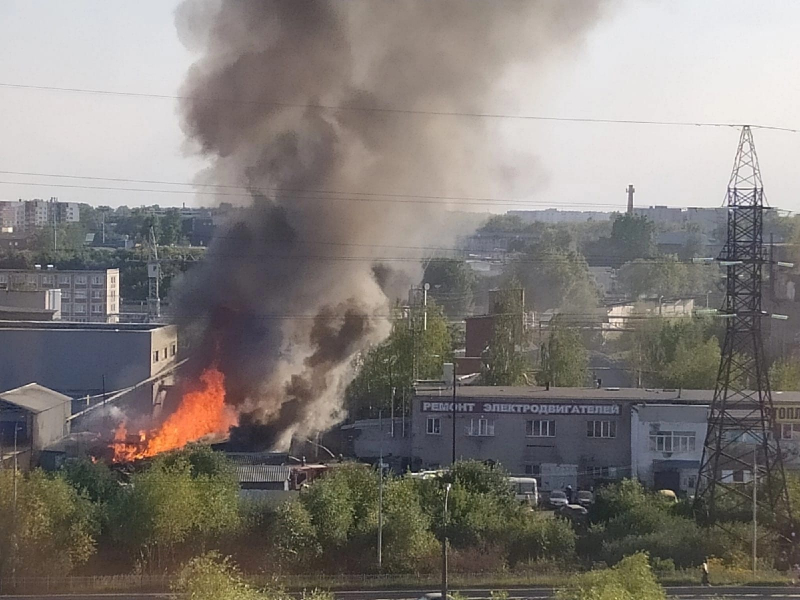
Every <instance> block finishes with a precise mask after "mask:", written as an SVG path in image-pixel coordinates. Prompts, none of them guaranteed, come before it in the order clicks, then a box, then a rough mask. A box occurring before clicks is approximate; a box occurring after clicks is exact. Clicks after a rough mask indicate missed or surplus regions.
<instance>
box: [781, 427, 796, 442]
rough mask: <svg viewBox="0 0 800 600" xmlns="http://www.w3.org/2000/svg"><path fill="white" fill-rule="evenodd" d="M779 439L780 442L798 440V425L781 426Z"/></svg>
mask: <svg viewBox="0 0 800 600" xmlns="http://www.w3.org/2000/svg"><path fill="white" fill-rule="evenodd" d="M781 439H782V440H797V439H800V423H783V424H781Z"/></svg>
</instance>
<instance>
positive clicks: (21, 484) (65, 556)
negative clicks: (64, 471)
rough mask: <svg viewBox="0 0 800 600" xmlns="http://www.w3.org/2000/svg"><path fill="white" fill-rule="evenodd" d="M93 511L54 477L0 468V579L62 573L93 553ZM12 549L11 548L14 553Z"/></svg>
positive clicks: (95, 530) (85, 559) (95, 532)
mask: <svg viewBox="0 0 800 600" xmlns="http://www.w3.org/2000/svg"><path fill="white" fill-rule="evenodd" d="M97 529H98V526H97V521H96V519H95V511H94V510H93V507H92V505H91V503H90V502H89V500H88V499H86V498H85V497H83V496H81V495H79V494H78V492H76V491H75V489H73V488H72V487H71V486H70V485H69V484H68V483H67V482H66V481H64V480H63V479H62V478H60V477H48V476H47V475H45V473H44V472H42V471H39V470H37V471H33V472H32V473H29V474H26V475H23V474H21V473H20V474H17V476H16V502H15V494H14V473H13V471H12V470H11V469H2V470H0V577H8V576H9V574H10V573H11V571H12V570H15V572H16V574H17V575H18V576H29V577H30V576H36V575H41V573H42V569H43V568H46V569H47V573H48V574H50V575H66V574H68V573H70V572H71V571H72V570H73V569H74V568H75V567H77V566H80V565H82V564H83V563H85V562H86V561H87V560H88V559H89V557H90V556H91V555H92V554H93V553H94V550H95V543H96V542H95V539H96V535H97ZM15 546H16V550H15Z"/></svg>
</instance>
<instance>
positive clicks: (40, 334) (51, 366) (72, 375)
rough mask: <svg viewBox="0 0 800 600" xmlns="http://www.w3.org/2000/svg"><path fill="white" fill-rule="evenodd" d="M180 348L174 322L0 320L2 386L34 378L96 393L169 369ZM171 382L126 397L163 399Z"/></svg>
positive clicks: (76, 392)
mask: <svg viewBox="0 0 800 600" xmlns="http://www.w3.org/2000/svg"><path fill="white" fill-rule="evenodd" d="M177 354H178V331H177V327H176V326H174V325H154V324H132V323H125V324H121V323H120V324H107V323H66V322H58V321H52V322H46V323H31V322H25V321H0V391H2V390H8V389H11V388H15V387H19V386H23V385H26V384H28V383H33V382H35V383H39V384H41V385H45V386H47V387H49V388H51V389H53V390H56V391H58V392H60V393H62V394H66V395H68V396H70V397H72V398H76V399H81V398H84V397H85V396H87V395H91V396H97V395H100V394H103V393H104V392H106V393H110V392H112V391H115V390H121V389H124V388H127V387H129V386H132V385H134V384H136V383H139V382H141V381H144V380H146V379H148V378H150V377H151V376H153V375H156V374H157V373H159V372H161V371H165V370H168V369H169V368H170V367H171V366H173V365H174V364H175V363H176V362H177ZM170 383H171V381H170V380H169V379H168V378H167V379H165V380H162V381H156V382H153V383H152V384H150V385H148V386H145V387H143V388H142V389H141V390H139V391H138V393H137V394H135V395H133V396H132V397H131V398H126V401H128V402H134V403H135V402H141V403H146V402H147V401H149V402H151V403H158V402H159V400H160V397H161V396H162V395H163V394H161V392H162V391H163V389H164V388H165V386H167V385H169V384H170ZM81 402H82V401H81ZM76 404H77V400H76ZM143 408H144V406H143Z"/></svg>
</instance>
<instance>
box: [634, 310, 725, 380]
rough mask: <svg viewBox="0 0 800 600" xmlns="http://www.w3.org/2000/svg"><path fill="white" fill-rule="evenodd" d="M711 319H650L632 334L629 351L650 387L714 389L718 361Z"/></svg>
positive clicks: (716, 344)
mask: <svg viewBox="0 0 800 600" xmlns="http://www.w3.org/2000/svg"><path fill="white" fill-rule="evenodd" d="M716 333H717V331H716V329H715V324H714V322H713V321H712V320H711V319H706V318H698V317H692V318H681V319H671V320H669V319H650V320H647V321H645V322H644V323H643V324H642V325H640V326H639V327H638V328H637V330H636V331H635V332H634V333H633V338H632V339H633V344H632V349H631V350H630V352H629V355H630V359H631V363H632V365H633V367H634V369H635V371H636V372H638V373H641V376H642V379H643V382H644V383H645V385H649V386H662V387H676V388H680V387H684V388H695V389H713V387H714V384H715V382H716V377H717V369H718V367H719V360H720V348H719V341H718V338H717V337H716V335H715V334H716Z"/></svg>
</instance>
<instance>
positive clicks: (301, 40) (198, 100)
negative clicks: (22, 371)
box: [176, 0, 603, 446]
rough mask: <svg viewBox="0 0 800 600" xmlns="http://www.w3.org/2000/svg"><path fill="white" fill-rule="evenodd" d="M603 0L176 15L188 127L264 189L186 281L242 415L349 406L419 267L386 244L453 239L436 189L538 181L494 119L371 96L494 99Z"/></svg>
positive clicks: (266, 429) (219, 174)
mask: <svg viewBox="0 0 800 600" xmlns="http://www.w3.org/2000/svg"><path fill="white" fill-rule="evenodd" d="M602 4H603V2H602V1H601V0H576V1H563V2H561V1H555V0H491V1H489V0H486V1H484V0H186V1H185V2H184V3H183V4H182V5H181V6H180V7H179V9H178V11H177V16H176V21H177V24H178V29H179V33H180V35H181V37H182V39H183V40H184V42H185V43H186V44H187V46H188V47H189V48H191V49H193V50H196V51H199V52H200V58H199V60H198V61H197V62H196V63H195V64H194V66H193V67H192V69H191V71H190V73H189V75H188V78H187V81H186V83H185V89H184V90H183V91H182V95H183V96H184V97H186V98H189V99H187V100H185V101H183V103H182V112H183V116H184V129H185V131H186V133H187V135H188V137H189V138H190V141H191V143H192V144H194V146H195V148H196V150H197V151H198V152H199V153H201V154H202V155H203V156H205V157H206V158H207V159H208V160H209V162H210V167H209V168H208V169H207V170H206V171H205V172H203V173H201V174H200V176H199V177H200V179H201V181H203V182H204V183H214V184H224V185H234V186H245V187H247V188H248V189H251V190H253V194H252V200H249V201H247V202H246V203H243V204H247V206H248V207H247V208H246V209H245V210H244V211H243V212H242V213H241V214H240V215H239V216H238V217H237V218H236V219H235V220H234V222H232V223H230V224H229V226H228V227H227V228H225V229H224V230H223V231H222V232H221V233H220V234H219V235H218V236H217V239H215V240H214V242H213V244H212V245H211V247H210V248H209V251H208V254H207V258H206V260H204V261H203V263H202V264H201V265H199V266H198V267H196V268H194V269H193V270H192V271H190V273H189V275H188V276H187V278H185V280H184V281H183V282H182V284H181V285H180V286H179V291H178V292H177V298H176V300H177V306H178V310H179V318H180V320H181V322H182V324H183V325H184V326H185V327H186V330H187V331H190V332H191V333H192V334H193V339H195V340H196V341H195V344H194V350H195V352H196V353H197V355H198V356H200V357H201V360H200V362H201V363H202V364H201V366H203V365H205V364H210V363H212V362H215V361H216V362H217V363H218V364H219V366H220V368H221V369H222V370H223V371H224V373H225V376H226V382H227V390H228V398H227V399H228V402H230V403H232V404H234V405H236V406H237V408H238V409H239V413H240V415H241V417H240V419H241V423H242V427H241V428H240V430H239V431H238V432H237V434H238V435H240V436H242V437H243V438H245V439H248V440H252V441H253V442H255V443H258V444H260V445H273V446H285V445H286V444H287V443H288V441H290V439H291V437H292V436H293V435H300V436H305V435H308V434H310V433H312V432H314V431H318V430H320V429H324V428H326V427H328V426H330V425H331V424H332V423H333V422H335V421H336V419H339V418H341V414H340V413H341V397H342V393H343V390H344V387H345V386H346V384H347V382H348V381H349V378H350V376H351V372H350V369H351V365H350V363H351V361H352V358H353V357H354V356H355V355H356V354H357V353H358V352H359V351H360V350H363V349H364V348H366V347H368V346H369V345H370V344H372V343H375V342H378V341H380V340H381V339H382V338H383V337H385V336H386V335H387V333H388V331H389V323H388V320H387V319H386V317H387V316H388V314H389V310H390V307H391V303H392V301H393V300H394V298H395V297H396V296H397V295H399V294H401V293H403V292H404V291H405V290H402V289H400V288H402V286H403V285H407V283H408V282H410V281H414V280H417V281H418V279H419V275H420V272H419V262H418V261H414V260H400V261H398V260H387V258H395V259H396V258H397V256H398V255H399V256H405V257H412V256H418V254H417V255H415V254H413V253H412V252H411V251H408V250H406V251H402V250H398V249H397V246H406V247H408V246H415V245H417V246H419V245H427V246H430V245H432V244H434V243H435V244H441V245H443V246H447V245H449V244H452V243H453V235H454V233H455V232H453V231H452V230H451V229H452V228H449V227H447V222H448V219H447V214H446V209H447V208H448V207H449V204H448V202H447V201H446V200H440V201H437V200H436V199H435V197H441V196H451V197H452V196H461V197H463V196H476V195H495V196H500V195H509V194H519V193H522V192H530V191H531V188H532V187H533V186H534V185H535V184H536V183H537V182H538V176H536V175H535V174H534V171H535V169H533V168H532V167H531V165H530V159H529V157H524V156H521V157H518V158H519V160H517V159H515V158H508V157H504V156H502V153H501V152H500V151H499V150H498V148H499V146H501V144H500V141H501V140H500V138H499V135H498V129H497V126H496V123H495V122H491V121H489V122H487V120H485V119H479V118H468V117H453V116H441V115H439V116H437V115H432V114H427V115H420V114H407V113H402V112H391V111H390V112H387V111H374V110H361V109H363V108H384V109H386V108H388V109H404V110H405V109H408V110H412V111H428V112H483V111H486V110H487V109H490V108H491V106H492V101H493V99H494V98H495V96H496V91H497V88H498V87H499V86H498V82H500V81H501V79H502V78H503V77H504V76H506V75H507V74H508V72H509V69H510V68H512V67H514V68H516V69H521V72H522V73H524V72H526V70H527V72H528V73H530V71H532V70H535V69H536V68H538V66H539V65H541V64H542V63H543V62H544V61H545V60H546V59H547V58H548V57H549V56H550V55H551V53H552V51H553V50H554V49H558V48H563V47H569V46H570V45H574V44H575V43H576V41H577V40H579V39H580V38H581V36H582V34H583V33H584V32H585V31H586V30H587V28H588V27H589V26H590V25H592V24H593V23H595V22H596V20H597V18H598V16H599V13H600V9H601V6H602ZM531 93H533V91H532V92H531ZM330 107H340V108H339V109H336V108H330ZM421 196H424V197H425V198H420V197H421ZM221 199H224V200H228V201H230V200H231V198H230V197H229V196H226V197H225V198H221ZM392 247H394V248H392ZM379 263H383V266H382V267H381V268H380V269H375V266H376V264H379ZM387 265H388V267H387ZM376 273H377V274H380V277H376ZM253 436H255V437H256V438H258V439H255V440H253Z"/></svg>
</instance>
